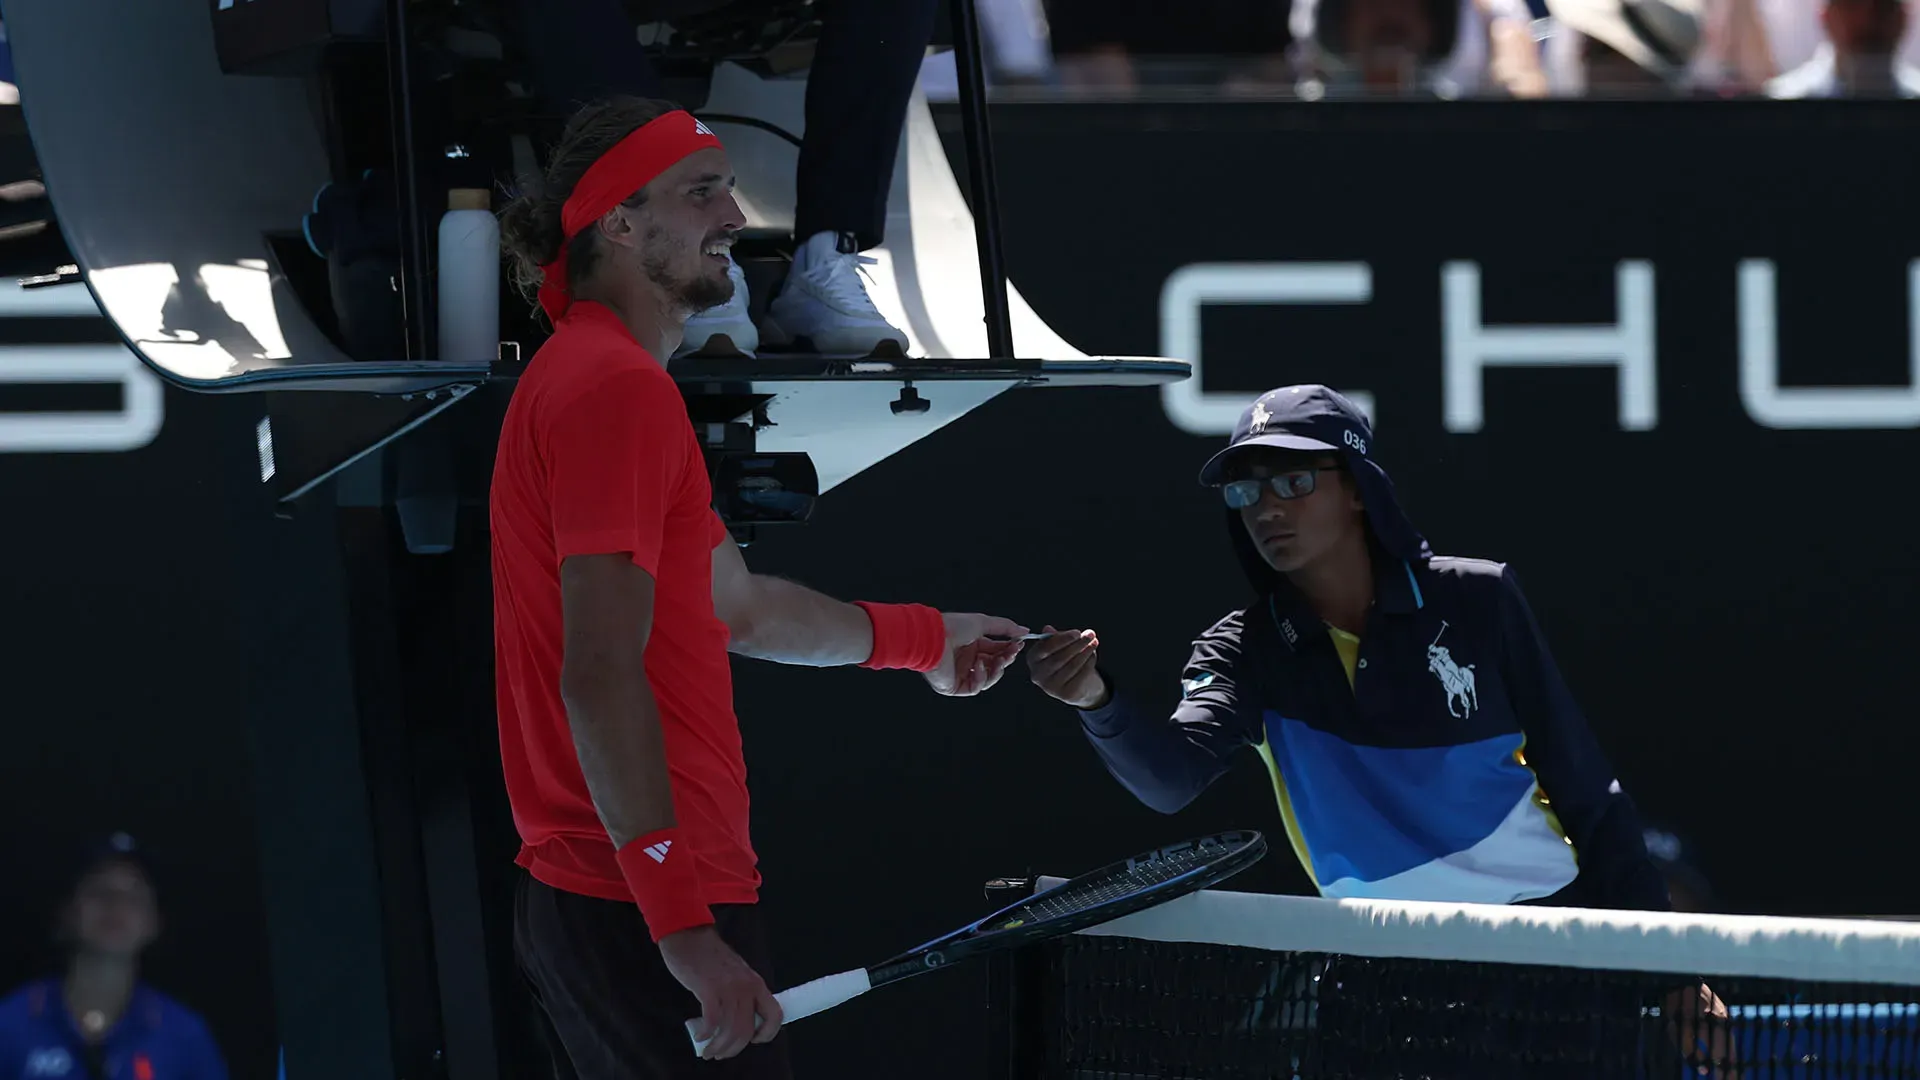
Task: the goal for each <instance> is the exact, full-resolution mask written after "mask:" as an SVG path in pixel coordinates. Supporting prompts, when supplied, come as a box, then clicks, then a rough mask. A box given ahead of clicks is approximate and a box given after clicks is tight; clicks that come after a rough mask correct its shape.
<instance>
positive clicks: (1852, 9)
mask: <svg viewBox="0 0 1920 1080" xmlns="http://www.w3.org/2000/svg"><path fill="white" fill-rule="evenodd" d="M1907 3H1908V0H1826V2H1825V3H1824V4H1822V5H1821V7H1820V26H1821V28H1822V29H1823V30H1825V31H1826V35H1827V40H1826V41H1825V42H1823V43H1822V44H1821V45H1820V46H1819V47H1818V48H1817V49H1815V50H1814V53H1813V57H1812V59H1810V60H1808V61H1807V62H1806V63H1804V64H1802V65H1800V66H1799V67H1797V68H1794V69H1793V70H1792V71H1789V72H1787V73H1786V74H1784V75H1781V76H1780V77H1779V78H1776V79H1774V80H1773V81H1772V82H1769V83H1768V84H1767V93H1768V95H1770V96H1772V97H1776V98H1835V97H1848V98H1867V97H1888V98H1890V97H1902V98H1910V97H1920V68H1915V67H1914V66H1912V65H1910V64H1907V63H1905V62H1903V61H1901V60H1900V58H1899V56H1898V53H1899V49H1900V41H1901V39H1902V38H1903V37H1905V36H1906V33H1907Z"/></svg>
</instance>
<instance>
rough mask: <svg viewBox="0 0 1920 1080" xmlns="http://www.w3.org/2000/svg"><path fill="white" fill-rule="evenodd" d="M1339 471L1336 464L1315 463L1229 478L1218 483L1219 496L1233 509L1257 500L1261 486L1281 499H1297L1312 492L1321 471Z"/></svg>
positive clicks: (1247, 505)
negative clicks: (1249, 476)
mask: <svg viewBox="0 0 1920 1080" xmlns="http://www.w3.org/2000/svg"><path fill="white" fill-rule="evenodd" d="M1339 471H1340V467H1339V466H1338V465H1316V466H1314V467H1312V468H1307V469H1290V470H1288V471H1287V472H1283V473H1275V474H1274V475H1272V476H1262V477H1256V478H1255V479H1252V480H1229V481H1227V482H1226V483H1224V484H1221V485H1220V497H1221V498H1223V499H1225V500H1227V506H1229V507H1230V508H1232V509H1234V510H1245V509H1246V508H1247V507H1249V506H1252V505H1253V504H1254V503H1257V502H1259V501H1260V489H1261V488H1263V487H1266V488H1272V489H1273V493H1274V494H1275V495H1277V496H1279V497H1280V498H1282V499H1298V498H1300V497H1301V496H1302V495H1311V494H1313V488H1314V484H1315V482H1316V481H1317V480H1318V478H1319V475H1320V474H1321V473H1323V472H1339Z"/></svg>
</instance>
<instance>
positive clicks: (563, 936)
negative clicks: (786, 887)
mask: <svg viewBox="0 0 1920 1080" xmlns="http://www.w3.org/2000/svg"><path fill="white" fill-rule="evenodd" d="M713 914H714V922H715V925H716V928H717V929H718V930H719V931H720V936H721V937H722V938H723V939H725V940H726V942H727V944H729V945H731V946H733V948H734V951H736V952H738V953H739V954H740V956H741V958H742V959H743V960H745V961H746V962H747V964H748V965H749V966H751V967H752V968H753V969H754V970H755V971H757V972H759V973H760V977H761V978H763V979H766V980H767V981H768V982H769V983H770V984H771V983H772V981H773V976H772V968H771V966H770V964H769V949H768V947H767V934H766V927H765V924H764V923H763V922H762V921H761V916H760V910H759V908H758V907H756V906H755V905H751V904H729V905H720V906H716V907H715V908H714V911H713ZM513 939H514V954H515V956H516V957H517V959H518V960H519V964H520V970H521V971H522V973H523V974H525V976H526V978H527V982H528V983H529V984H530V988H531V990H532V993H533V997H534V1000H535V1003H536V1006H537V1007H536V1010H535V1011H536V1013H537V1014H538V1015H537V1017H536V1020H537V1022H538V1023H539V1025H540V1027H541V1029H542V1033H543V1034H544V1035H545V1037H546V1041H547V1045H548V1047H549V1049H550V1050H551V1052H552V1056H553V1062H554V1076H555V1077H556V1078H557V1080H642V1078H646V1080H652V1078H655V1077H658V1078H660V1080H677V1078H679V1077H692V1078H703V1080H791V1077H792V1076H793V1072H792V1069H791V1067H790V1066H789V1065H788V1062H787V1037H786V1035H785V1033H784V1032H783V1033H782V1034H780V1035H779V1036H777V1037H776V1038H775V1039H774V1040H773V1041H772V1042H770V1043H762V1044H751V1045H749V1046H748V1047H747V1048H746V1049H745V1050H742V1051H741V1052H740V1053H739V1054H738V1055H736V1056H734V1057H732V1058H729V1059H727V1060H726V1061H717V1062H716V1061H703V1060H701V1059H700V1058H699V1057H698V1056H697V1055H696V1054H695V1053H694V1051H693V1041H692V1039H691V1038H690V1037H689V1036H688V1034H687V1027H686V1022H687V1020H688V1019H690V1018H692V1017H695V1016H698V1015H700V1003H699V1002H698V1001H697V1000H695V999H694V996H693V995H692V994H691V993H689V992H687V990H686V988H685V987H683V986H681V985H680V983H679V982H678V981H677V980H675V979H674V977H673V975H672V973H671V972H669V971H668V970H667V966H666V962H665V961H664V960H663V959H662V958H661V956H660V949H659V947H658V946H656V945H654V943H653V941H652V939H651V938H650V937H649V936H648V934H647V926H646V923H645V921H644V920H642V919H641V917H640V909H639V908H638V907H636V906H634V905H633V904H630V903H617V902H615V901H611V900H597V899H594V898H593V897H589V896H580V895H578V894H576V893H570V892H563V891H561V890H559V889H555V888H552V887H551V886H548V885H544V884H542V883H540V882H538V881H535V880H533V879H532V878H530V877H526V876H524V875H523V876H522V878H521V881H520V886H519V895H518V896H516V897H515V901H514V927H513ZM775 989H777V987H775Z"/></svg>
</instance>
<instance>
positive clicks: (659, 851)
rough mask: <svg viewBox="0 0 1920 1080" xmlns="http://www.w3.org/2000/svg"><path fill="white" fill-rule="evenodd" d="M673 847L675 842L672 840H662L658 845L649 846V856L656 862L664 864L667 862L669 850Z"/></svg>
mask: <svg viewBox="0 0 1920 1080" xmlns="http://www.w3.org/2000/svg"><path fill="white" fill-rule="evenodd" d="M672 846H673V841H671V840H662V841H660V842H659V843H657V844H648V845H647V854H648V855H649V856H650V857H652V859H653V861H654V862H657V863H663V862H666V861H667V849H668V848H670V847H672Z"/></svg>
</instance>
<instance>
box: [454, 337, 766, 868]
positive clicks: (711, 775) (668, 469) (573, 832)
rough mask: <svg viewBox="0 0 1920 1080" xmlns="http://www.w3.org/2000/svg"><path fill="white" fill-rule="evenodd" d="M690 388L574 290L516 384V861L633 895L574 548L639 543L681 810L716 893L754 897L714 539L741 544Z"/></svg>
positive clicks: (498, 546)
mask: <svg viewBox="0 0 1920 1080" xmlns="http://www.w3.org/2000/svg"><path fill="white" fill-rule="evenodd" d="M712 502H713V500H712V488H711V485H710V482H709V480H708V478H707V470H706V465H705V461H704V459H703V457H702V455H701V452H700V445H699V441H698V440H697V438H696V437H695V436H694V432H693V424H692V422H691V421H690V420H688V418H687V409H686V404H685V402H684V400H683V399H682V398H681V396H680V391H679V388H678V387H676V386H675V385H674V382H673V380H672V379H671V378H670V377H669V376H668V375H667V373H666V371H665V369H663V368H662V367H661V366H660V365H659V364H658V363H656V362H655V361H654V359H653V357H652V356H651V355H649V354H648V353H647V351H646V350H645V349H643V348H641V347H640V346H639V345H638V344H637V343H636V342H635V341H634V340H633V336H632V335H631V334H630V333H628V331H627V328H626V327H625V326H624V325H623V324H622V323H621V322H620V320H619V319H618V318H617V317H615V316H614V314H613V313H612V312H611V311H609V310H608V309H607V308H605V307H602V306H601V305H599V304H594V303H589V302H584V301H576V302H575V303H574V304H572V305H571V306H570V307H569V308H568V310H567V314H566V315H565V317H563V318H562V319H561V321H560V325H559V326H558V327H557V328H556V329H555V332H554V335H553V337H552V338H550V339H549V340H548V341H547V343H546V344H545V345H544V346H542V347H541V349H540V351H539V352H538V353H535V354H534V357H533V362H532V363H530V364H529V365H527V371H526V374H525V375H524V376H522V377H521V379H520V384H519V386H518V387H517V388H516V389H515V390H514V394H513V399H512V401H511V402H510V403H509V405H508V407H507V415H506V422H505V423H504V424H503V425H502V427H501V430H500V447H499V451H498V455H497V457H496V458H495V461H494V469H493V491H492V522H493V625H494V631H493V632H494V657H495V663H496V682H497V684H498V699H499V701H498V709H499V713H500V753H501V758H502V760H503V763H504V765H505V771H506V781H507V796H508V799H509V800H510V801H511V803H512V805H513V819H514V823H515V824H516V825H517V826H518V827H519V830H520V840H521V849H520V856H519V859H518V860H517V861H518V863H519V864H520V865H521V866H523V867H526V868H527V870H528V872H529V873H531V874H532V875H533V876H534V877H535V878H537V879H539V880H540V881H543V882H545V883H547V884H548V885H551V886H553V887H554V888H556V889H564V890H566V891H568V892H575V893H581V894H584V895H586V896H595V897H600V898H602V899H606V900H629V901H631V900H632V898H633V897H632V894H631V892H630V891H629V890H628V888H627V885H626V881H625V879H624V878H623V877H622V876H621V873H620V868H619V866H618V865H617V864H616V863H615V862H614V857H613V853H614V848H613V842H612V840H610V839H609V838H608V836H607V830H606V828H605V827H604V826H603V825H602V824H601V822H600V818H599V816H598V815H597V814H596V813H595V812H594V809H593V801H592V799H591V798H590V797H589V796H588V794H587V783H586V779H585V777H584V776H583V775H582V774H581V771H580V759H579V757H578V755H577V753H576V751H575V750H574V745H573V736H572V733H571V731H570V729H569V726H568V723H567V712H566V707H565V706H564V705H562V704H561V701H560V654H561V640H562V638H561V609H560V562H561V560H562V559H565V558H566V557H568V556H570V555H594V554H611V553H616V552H619V553H630V554H631V556H632V558H633V562H634V564H635V565H636V566H639V567H641V568H643V569H645V570H646V571H647V572H648V573H650V574H652V575H653V578H654V583H655V584H654V608H653V631H652V634H651V636H649V638H648V639H647V650H646V658H645V659H646V668H647V679H648V681H649V682H650V683H652V685H653V693H654V697H655V699H656V700H657V701H658V702H659V705H660V725H661V729H662V733H663V734H664V736H665V742H666V752H667V771H668V774H669V776H670V777H671V779H672V783H673V808H674V813H675V815H676V816H677V817H678V819H679V826H680V833H681V837H682V839H683V842H685V843H686V844H688V845H689V846H691V847H692V848H693V854H694V856H695V863H694V865H695V867H696V868H697V869H698V871H699V876H700V881H701V893H702V895H701V897H700V899H701V900H702V901H704V902H705V903H707V904H750V903H753V902H755V900H756V899H757V898H758V896H759V885H760V874H759V871H758V869H757V868H756V864H757V860H756V859H755V857H754V852H753V846H752V844H751V843H750V842H749V840H748V837H747V768H746V761H745V759H744V757H743V756H742V754H741V750H740V724H739V721H738V720H737V719H735V717H734V713H733V677H732V666H731V663H730V661H729V658H728V656H727V627H726V624H725V623H723V622H721V621H720V619H719V617H718V616H716V615H715V614H714V611H713V549H714V547H715V546H716V545H718V544H721V543H730V542H731V541H730V540H729V539H728V537H727V530H726V527H725V526H724V525H723V524H722V523H721V521H720V517H719V515H718V514H716V513H714V511H713V507H712Z"/></svg>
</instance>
